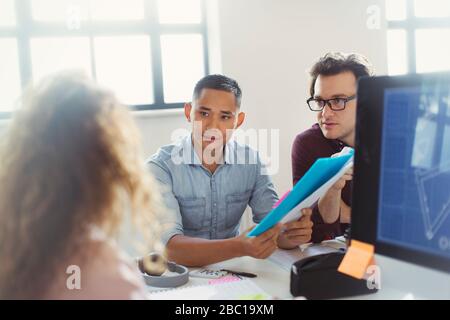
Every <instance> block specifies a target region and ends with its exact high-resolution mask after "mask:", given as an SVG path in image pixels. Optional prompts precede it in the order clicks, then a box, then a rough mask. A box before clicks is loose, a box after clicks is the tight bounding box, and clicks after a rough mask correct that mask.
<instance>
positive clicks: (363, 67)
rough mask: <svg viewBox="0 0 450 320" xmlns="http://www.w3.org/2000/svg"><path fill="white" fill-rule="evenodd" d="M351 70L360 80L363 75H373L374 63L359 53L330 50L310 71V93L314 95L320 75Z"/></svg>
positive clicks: (330, 74)
mask: <svg viewBox="0 0 450 320" xmlns="http://www.w3.org/2000/svg"><path fill="white" fill-rule="evenodd" d="M345 71H350V72H352V73H353V74H354V75H355V78H356V79H357V80H358V79H359V78H361V77H363V76H371V75H373V71H372V65H371V64H370V62H369V60H368V59H367V58H366V57H364V56H363V55H361V54H358V53H350V54H346V53H342V52H329V53H327V54H326V55H324V56H323V57H321V58H320V59H319V61H317V62H316V63H315V64H314V65H313V66H312V68H311V71H310V72H309V73H310V75H311V77H312V78H311V84H310V87H309V93H310V94H311V97H313V96H314V86H315V84H316V80H317V78H318V77H319V75H323V76H332V75H336V74H339V73H341V72H345Z"/></svg>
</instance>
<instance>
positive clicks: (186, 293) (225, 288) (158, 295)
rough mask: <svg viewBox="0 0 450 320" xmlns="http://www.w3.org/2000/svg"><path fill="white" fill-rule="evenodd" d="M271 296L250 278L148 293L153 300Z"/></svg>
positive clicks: (229, 298) (231, 298) (230, 298)
mask: <svg viewBox="0 0 450 320" xmlns="http://www.w3.org/2000/svg"><path fill="white" fill-rule="evenodd" d="M271 298H272V297H271V296H270V295H269V294H268V293H267V292H265V291H264V290H263V289H261V288H260V287H258V286H257V285H256V284H255V283H254V282H253V281H252V280H249V279H245V280H240V281H232V282H225V283H219V284H213V285H194V286H188V287H182V288H176V289H169V290H164V291H156V292H152V293H150V299H154V300H267V299H271Z"/></svg>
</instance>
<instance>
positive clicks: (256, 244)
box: [236, 223, 282, 259]
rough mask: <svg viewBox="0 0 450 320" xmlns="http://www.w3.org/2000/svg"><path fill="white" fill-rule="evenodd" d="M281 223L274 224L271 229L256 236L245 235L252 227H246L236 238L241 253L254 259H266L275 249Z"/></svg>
mask: <svg viewBox="0 0 450 320" xmlns="http://www.w3.org/2000/svg"><path fill="white" fill-rule="evenodd" d="M281 226H282V224H281V223H278V224H276V225H275V226H273V227H272V228H271V229H269V230H267V231H266V232H264V233H262V234H260V235H259V236H257V237H250V238H249V237H247V234H248V233H249V232H250V231H251V229H253V228H254V227H251V228H249V229H247V230H246V231H245V232H244V233H243V234H241V235H240V236H238V237H237V238H236V240H237V241H238V242H239V244H240V247H241V250H242V254H243V255H245V256H250V257H253V258H256V259H266V258H267V257H269V256H270V255H271V254H272V253H273V252H274V251H275V250H276V249H277V240H278V235H279V233H280V230H281Z"/></svg>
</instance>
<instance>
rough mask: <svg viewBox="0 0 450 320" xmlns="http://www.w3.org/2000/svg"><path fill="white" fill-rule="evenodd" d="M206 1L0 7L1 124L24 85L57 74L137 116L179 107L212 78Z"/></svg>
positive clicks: (64, 0) (31, 0)
mask: <svg viewBox="0 0 450 320" xmlns="http://www.w3.org/2000/svg"><path fill="white" fill-rule="evenodd" d="M205 2H206V0H0V87H1V88H2V92H5V93H6V94H2V95H1V96H0V117H8V116H9V114H10V112H11V111H13V110H14V109H15V108H16V105H17V103H16V100H17V98H18V97H19V95H20V92H21V91H22V90H23V88H24V87H25V86H26V85H27V84H28V83H30V82H36V81H39V80H40V79H41V78H42V77H45V76H46V75H48V74H51V73H54V72H58V71H61V70H78V71H81V72H83V73H85V74H86V75H88V76H89V77H91V78H93V79H95V80H96V81H97V82H98V83H99V84H101V85H104V86H106V87H108V88H111V89H112V90H114V92H115V93H116V95H117V96H118V97H119V99H120V100H121V101H122V102H124V103H126V104H128V105H130V106H132V107H133V108H134V109H137V110H148V109H165V108H177V107H182V106H183V103H184V102H186V101H189V100H190V99H191V94H192V90H193V87H194V85H195V83H196V81H198V79H200V78H201V77H203V76H204V75H206V74H208V72H209V65H208V48H207V33H206V19H205ZM4 88H6V89H5V90H3V89H4Z"/></svg>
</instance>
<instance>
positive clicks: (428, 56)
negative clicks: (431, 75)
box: [386, 0, 450, 75]
mask: <svg viewBox="0 0 450 320" xmlns="http://www.w3.org/2000/svg"><path fill="white" fill-rule="evenodd" d="M386 19H387V20H388V31H387V57H388V73H389V74H390V75H395V74H406V73H416V72H419V73H422V72H433V71H444V70H449V71H450V59H449V58H448V57H450V41H448V39H450V1H448V0H386Z"/></svg>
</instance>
